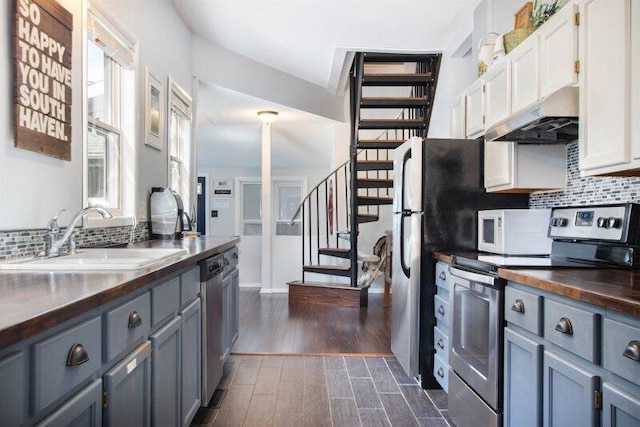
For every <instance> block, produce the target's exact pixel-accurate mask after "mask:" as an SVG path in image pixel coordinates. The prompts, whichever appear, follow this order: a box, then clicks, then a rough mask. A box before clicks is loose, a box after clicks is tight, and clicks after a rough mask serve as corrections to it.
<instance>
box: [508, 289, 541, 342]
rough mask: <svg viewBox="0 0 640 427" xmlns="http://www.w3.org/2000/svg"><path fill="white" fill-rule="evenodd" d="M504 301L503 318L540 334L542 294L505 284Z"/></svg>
mask: <svg viewBox="0 0 640 427" xmlns="http://www.w3.org/2000/svg"><path fill="white" fill-rule="evenodd" d="M504 301H505V303H504V320H506V321H507V322H511V323H513V324H514V325H518V326H520V327H521V328H524V329H526V330H527V331H529V332H532V333H534V334H536V335H542V314H541V311H542V296H540V295H534V294H530V293H529V292H525V291H521V290H520V289H515V288H512V287H510V286H507V287H506V288H505V299H504Z"/></svg>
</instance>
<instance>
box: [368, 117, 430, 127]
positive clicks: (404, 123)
mask: <svg viewBox="0 0 640 427" xmlns="http://www.w3.org/2000/svg"><path fill="white" fill-rule="evenodd" d="M425 126H426V123H425V122H424V120H422V119H361V120H360V122H359V123H358V128H359V129H421V128H424V127H425Z"/></svg>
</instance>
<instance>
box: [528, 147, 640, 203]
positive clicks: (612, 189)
mask: <svg viewBox="0 0 640 427" xmlns="http://www.w3.org/2000/svg"><path fill="white" fill-rule="evenodd" d="M625 202H640V177H629V178H627V177H621V178H618V177H586V178H581V177H580V171H579V169H578V142H577V141H574V142H572V143H570V144H567V188H565V189H563V190H556V191H544V192H538V193H533V194H532V195H531V197H530V199H529V206H530V207H531V208H552V207H555V206H576V205H597V204H610V203H625Z"/></svg>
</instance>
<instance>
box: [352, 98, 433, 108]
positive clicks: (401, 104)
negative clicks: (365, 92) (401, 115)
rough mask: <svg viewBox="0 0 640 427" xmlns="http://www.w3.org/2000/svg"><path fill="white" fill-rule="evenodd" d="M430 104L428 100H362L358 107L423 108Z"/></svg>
mask: <svg viewBox="0 0 640 427" xmlns="http://www.w3.org/2000/svg"><path fill="white" fill-rule="evenodd" d="M429 105H430V104H429V102H428V101H386V100H376V101H366V100H365V101H362V102H361V103H360V108H424V107H428V106H429Z"/></svg>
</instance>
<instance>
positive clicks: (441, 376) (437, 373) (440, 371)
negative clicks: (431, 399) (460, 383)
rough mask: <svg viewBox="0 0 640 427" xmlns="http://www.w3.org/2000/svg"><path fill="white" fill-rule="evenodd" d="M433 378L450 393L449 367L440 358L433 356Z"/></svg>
mask: <svg viewBox="0 0 640 427" xmlns="http://www.w3.org/2000/svg"><path fill="white" fill-rule="evenodd" d="M433 376H434V377H435V378H436V381H438V384H440V386H441V387H442V389H443V390H444V391H446V392H447V393H448V392H449V365H448V364H447V363H446V362H445V361H444V360H443V359H442V358H441V357H440V356H439V355H437V354H436V355H434V356H433Z"/></svg>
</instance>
